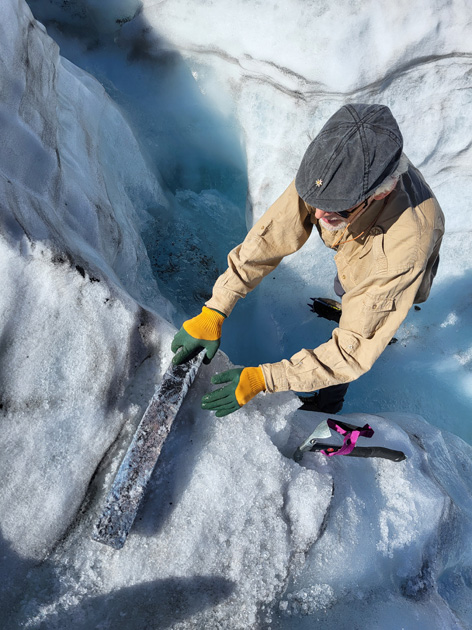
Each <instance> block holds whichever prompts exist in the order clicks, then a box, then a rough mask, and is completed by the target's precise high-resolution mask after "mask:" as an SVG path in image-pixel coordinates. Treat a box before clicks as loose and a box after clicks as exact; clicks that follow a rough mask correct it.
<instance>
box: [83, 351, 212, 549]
mask: <svg viewBox="0 0 472 630" xmlns="http://www.w3.org/2000/svg"><path fill="white" fill-rule="evenodd" d="M204 354H205V352H204V351H203V352H200V354H198V355H197V356H196V357H194V358H193V359H191V360H190V361H188V362H187V363H183V364H182V365H177V366H174V365H172V364H171V365H170V366H169V367H168V368H167V371H166V373H165V374H164V377H163V379H162V383H161V384H160V385H159V387H157V389H156V392H155V394H154V396H153V397H152V399H151V402H150V403H149V405H148V407H147V409H146V411H145V412H144V415H143V417H142V419H141V422H140V423H139V426H138V428H137V429H136V433H135V434H134V437H133V440H132V442H131V444H130V446H129V447H128V450H127V452H126V455H125V457H124V459H123V461H122V462H121V466H120V467H119V469H118V472H117V473H116V476H115V480H114V482H113V485H112V488H111V490H110V492H109V494H108V497H107V500H106V505H105V508H104V509H103V512H102V514H101V516H100V518H99V519H98V521H97V523H96V524H95V526H94V533H93V536H92V538H93V539H94V540H96V541H98V542H101V543H104V544H105V545H109V546H110V547H113V548H114V549H121V548H122V547H123V545H124V544H125V542H126V538H127V536H128V534H129V531H130V529H131V527H132V525H133V522H134V519H135V517H136V514H137V511H138V508H139V505H140V503H141V500H142V498H143V495H144V492H145V490H146V485H147V483H148V481H149V478H150V477H151V474H152V471H153V470H154V467H155V465H156V462H157V459H158V457H159V455H160V452H161V449H162V446H163V444H164V442H165V440H166V438H167V436H168V434H169V432H170V430H171V427H172V423H173V422H174V419H175V416H176V415H177V412H178V411H179V409H180V406H181V404H182V401H183V400H184V398H185V395H186V393H187V391H188V389H189V387H190V386H191V384H192V383H193V381H194V379H195V376H196V374H197V372H198V369H199V367H200V365H201V363H202V360H203V356H204Z"/></svg>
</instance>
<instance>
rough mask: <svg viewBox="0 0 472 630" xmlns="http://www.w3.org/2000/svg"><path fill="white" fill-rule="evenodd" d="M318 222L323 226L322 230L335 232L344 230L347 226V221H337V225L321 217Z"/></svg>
mask: <svg viewBox="0 0 472 630" xmlns="http://www.w3.org/2000/svg"><path fill="white" fill-rule="evenodd" d="M320 223H321V225H322V226H323V230H327V231H328V232H337V231H338V230H345V229H346V228H347V226H348V222H347V221H341V223H338V224H337V225H330V224H329V223H327V222H326V221H323V219H320Z"/></svg>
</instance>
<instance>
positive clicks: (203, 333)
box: [171, 306, 226, 365]
mask: <svg viewBox="0 0 472 630" xmlns="http://www.w3.org/2000/svg"><path fill="white" fill-rule="evenodd" d="M225 318H226V316H225V315H223V313H220V312H219V311H214V310H213V309H212V308H207V307H206V306H204V307H203V308H202V312H201V313H200V315H197V316H196V317H193V318H192V319H188V320H187V321H186V322H184V323H183V325H182V328H181V329H180V330H179V332H178V333H177V334H176V335H175V337H174V339H173V340H172V345H171V350H172V352H175V353H176V354H175V356H174V358H173V359H172V363H173V364H174V365H179V364H180V363H183V362H184V361H185V360H186V359H188V358H190V357H191V356H193V355H194V354H195V353H196V352H198V351H200V350H203V348H206V355H205V357H204V359H203V362H204V363H207V364H208V363H210V361H211V360H212V359H213V357H214V356H215V354H216V351H217V350H218V348H219V347H220V339H221V326H222V325H223V322H224V320H225Z"/></svg>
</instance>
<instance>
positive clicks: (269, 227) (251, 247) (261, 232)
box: [206, 182, 313, 315]
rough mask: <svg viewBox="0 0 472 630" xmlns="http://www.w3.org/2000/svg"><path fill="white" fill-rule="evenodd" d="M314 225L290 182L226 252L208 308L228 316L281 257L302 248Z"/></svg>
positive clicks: (275, 265) (293, 184)
mask: <svg viewBox="0 0 472 630" xmlns="http://www.w3.org/2000/svg"><path fill="white" fill-rule="evenodd" d="M312 228H313V225H312V223H311V221H310V216H309V213H308V208H307V206H306V204H305V202H304V201H303V200H302V199H301V198H300V197H299V196H298V193H297V191H296V188H295V182H292V183H291V184H290V186H289V187H288V188H287V189H286V190H285V192H284V193H283V194H282V195H281V197H279V199H277V201H276V202H275V203H274V204H273V205H272V206H271V207H270V208H269V209H268V210H267V212H265V213H264V215H263V216H262V217H261V218H260V219H259V221H257V223H256V224H255V225H254V227H253V228H252V229H251V230H250V231H249V232H248V234H247V236H246V238H245V239H244V241H243V243H241V245H238V246H237V247H235V248H234V249H233V250H232V251H231V252H230V253H229V255H228V269H227V270H226V271H225V272H224V273H223V274H222V275H221V276H220V277H219V278H218V280H217V281H216V283H215V285H214V287H213V294H212V297H211V299H210V300H209V301H208V302H207V303H206V306H207V307H208V308H213V309H216V310H218V311H221V312H222V313H224V314H225V315H229V314H230V313H231V311H232V310H233V308H234V306H235V305H236V302H237V301H238V300H239V298H244V297H245V296H246V295H247V294H248V293H249V292H250V291H252V290H253V289H254V288H255V287H256V286H257V285H258V284H259V282H260V281H261V280H262V279H263V278H264V277H265V276H266V275H267V274H269V273H270V272H271V271H272V270H273V269H275V267H277V265H278V264H279V263H280V262H281V260H282V259H283V258H284V257H285V256H288V255H289V254H293V253H294V252H296V251H297V250H299V249H300V247H302V245H303V244H304V243H305V242H306V241H307V239H308V237H309V236H310V234H311V231H312Z"/></svg>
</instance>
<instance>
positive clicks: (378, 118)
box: [172, 104, 444, 417]
mask: <svg viewBox="0 0 472 630" xmlns="http://www.w3.org/2000/svg"><path fill="white" fill-rule="evenodd" d="M402 149H403V139H402V135H401V133H400V130H399V128H398V125H397V122H396V121H395V119H394V117H393V115H392V113H391V111H390V110H389V109H388V107H385V106H383V105H366V104H351V105H344V106H343V107H341V109H340V110H338V111H337V112H336V113H335V114H334V115H333V116H332V117H331V118H330V119H329V120H328V122H327V123H326V124H325V126H324V127H323V129H322V130H321V132H320V133H319V134H318V135H317V137H316V138H315V139H314V140H313V142H312V143H311V144H310V146H309V147H308V149H307V151H306V153H305V155H304V157H303V159H302V162H301V165H300V168H299V170H298V173H297V176H296V179H295V181H294V182H292V183H291V184H290V186H289V187H288V188H287V190H286V191H285V192H284V193H283V194H282V196H281V197H280V198H279V199H278V200H277V201H276V202H275V203H274V204H273V205H272V206H271V207H270V208H269V210H268V211H267V212H266V213H265V214H264V215H263V216H262V218H261V219H260V220H259V221H258V222H257V223H256V224H255V225H254V227H253V228H252V229H251V230H250V231H249V233H248V235H247V236H246V238H245V240H244V242H243V243H242V244H241V245H239V246H238V247H236V248H235V249H234V250H232V251H231V252H230V254H229V255H228V269H227V270H226V271H225V273H223V274H222V275H221V276H220V277H219V278H218V280H217V281H216V283H215V286H214V288H213V295H212V297H211V299H210V300H209V301H208V302H207V303H206V305H205V306H204V307H203V309H202V313H201V314H200V315H198V316H197V317H194V318H193V319H190V320H188V321H186V322H184V324H183V326H182V328H181V330H180V331H179V332H178V333H177V335H176V336H175V338H174V340H173V342H172V350H173V352H176V355H175V357H174V362H175V363H176V364H177V363H181V362H182V361H184V360H185V359H186V358H188V356H189V355H190V354H192V353H193V352H195V351H196V350H198V349H201V348H206V357H207V361H208V362H209V361H210V360H211V359H212V358H213V356H214V355H215V353H216V351H217V349H218V346H219V343H220V337H221V327H222V324H223V322H224V319H225V318H226V317H227V316H228V315H230V313H231V311H232V309H233V308H234V306H235V304H236V302H237V301H238V299H239V298H242V297H245V296H246V295H247V293H248V292H249V291H251V290H252V289H254V288H255V287H256V286H257V285H258V284H259V282H260V281H261V280H262V279H263V278H264V277H265V276H266V275H267V274H269V273H270V272H271V271H272V270H273V269H274V268H275V267H276V266H277V265H278V264H279V263H280V261H281V260H282V259H283V258H284V256H287V255H289V254H292V253H294V252H295V251H297V250H298V249H300V248H301V247H302V245H303V244H304V243H305V242H306V241H307V239H308V237H309V236H310V234H311V231H312V228H313V226H315V227H316V229H317V231H318V234H319V236H320V237H321V239H322V240H323V242H324V243H325V245H327V246H328V247H330V248H332V249H333V250H335V251H336V252H337V253H336V256H335V262H336V267H337V270H338V275H337V277H336V279H335V291H336V292H337V294H338V295H339V296H340V297H342V314H341V318H340V321H339V327H338V328H336V329H335V330H334V331H333V334H332V337H331V339H330V340H329V341H327V342H326V343H324V344H322V345H320V346H319V347H317V348H315V349H313V350H305V349H303V350H301V351H300V352H298V353H297V354H295V355H294V356H293V357H291V359H288V360H287V359H283V360H281V361H280V362H278V363H272V364H270V363H266V364H263V365H260V366H258V367H247V368H237V369H233V370H228V371H227V372H223V373H221V374H216V375H215V376H214V377H213V378H212V382H213V383H214V384H220V383H226V385H225V386H224V387H222V388H220V389H217V390H215V391H213V392H211V393H209V394H206V395H205V396H204V397H203V399H202V407H203V408H204V409H210V410H213V411H216V415H217V416H219V417H220V416H224V415H226V414H228V413H231V412H233V411H236V410H237V409H239V408H240V407H241V406H242V405H244V404H246V403H247V402H248V401H249V400H251V398H253V397H254V396H255V395H257V394H258V393H259V392H262V391H268V392H271V393H274V392H279V391H286V390H292V391H294V392H296V393H298V395H299V396H300V397H302V399H303V396H304V395H305V396H306V397H308V399H309V401H310V403H311V408H312V409H315V410H319V411H323V412H326V413H337V412H338V411H340V409H341V407H342V403H343V399H344V394H345V392H346V390H347V387H348V384H349V383H350V382H351V381H353V380H355V379H357V378H359V376H361V375H362V374H364V373H365V372H367V371H368V370H369V369H370V368H371V367H372V365H373V363H374V362H375V361H376V359H377V358H378V357H379V356H380V354H381V353H382V352H383V350H384V349H385V348H386V346H387V345H388V343H389V342H390V340H391V339H392V337H393V335H394V334H395V332H396V330H397V328H398V327H399V326H400V324H401V323H402V321H403V320H404V318H405V317H406V315H407V313H408V311H409V309H410V308H411V307H412V305H413V304H417V303H421V302H424V301H425V300H426V299H427V297H428V295H429V292H430V289H431V283H432V281H433V278H434V275H435V273H436V269H437V265H438V262H439V247H440V244H441V239H442V236H443V233H444V216H443V214H442V212H441V208H440V207H439V204H438V202H437V200H436V199H435V197H434V195H433V193H432V191H431V190H430V188H429V187H428V185H427V184H426V182H425V181H424V179H423V177H422V176H421V174H420V173H419V171H418V170H417V169H416V168H415V167H413V166H412V165H411V163H410V162H409V161H408V159H407V158H406V156H405V155H404V154H403V153H402ZM310 263H311V264H312V265H313V271H314V273H316V265H315V261H309V264H310ZM314 392H317V393H314Z"/></svg>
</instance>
